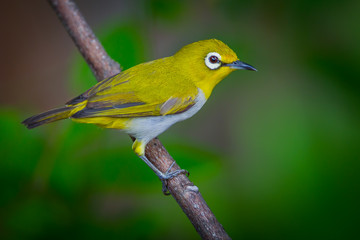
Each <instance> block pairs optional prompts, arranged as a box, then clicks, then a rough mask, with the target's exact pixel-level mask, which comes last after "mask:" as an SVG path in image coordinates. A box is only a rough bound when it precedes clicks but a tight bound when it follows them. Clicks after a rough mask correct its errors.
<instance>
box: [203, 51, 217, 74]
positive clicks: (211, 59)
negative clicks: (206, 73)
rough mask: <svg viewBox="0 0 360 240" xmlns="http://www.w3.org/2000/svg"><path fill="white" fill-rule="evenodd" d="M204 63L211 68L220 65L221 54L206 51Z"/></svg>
mask: <svg viewBox="0 0 360 240" xmlns="http://www.w3.org/2000/svg"><path fill="white" fill-rule="evenodd" d="M205 65H206V66H207V67H208V68H210V69H211V70H214V69H217V68H219V67H220V66H221V56H220V54H218V53H217V52H211V53H208V54H207V55H206V57H205Z"/></svg>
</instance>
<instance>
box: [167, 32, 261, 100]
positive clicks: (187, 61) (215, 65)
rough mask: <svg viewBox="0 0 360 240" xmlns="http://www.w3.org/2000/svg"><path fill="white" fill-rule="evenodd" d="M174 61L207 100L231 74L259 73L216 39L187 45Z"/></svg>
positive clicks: (175, 56)
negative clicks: (240, 72)
mask: <svg viewBox="0 0 360 240" xmlns="http://www.w3.org/2000/svg"><path fill="white" fill-rule="evenodd" d="M174 60H175V64H176V65H177V67H179V68H180V69H179V70H180V71H181V72H182V73H184V75H186V76H189V77H190V78H191V80H192V81H194V83H195V84H196V86H197V87H199V88H200V89H202V90H203V92H204V93H205V96H206V98H208V97H209V96H210V94H211V92H212V90H213V88H214V87H215V86H216V84H218V83H219V82H220V81H221V80H222V79H224V78H225V77H226V76H227V75H229V74H230V73H231V72H233V71H235V70H237V69H246V70H252V71H257V70H256V69H255V68H254V67H252V66H251V65H249V64H247V63H244V62H242V61H240V60H239V59H238V57H237V55H236V53H235V52H234V51H233V50H231V48H229V47H228V46H227V45H226V44H225V43H223V42H222V41H219V40H216V39H210V40H203V41H198V42H195V43H191V44H189V45H186V46H184V47H183V48H181V49H180V50H179V51H178V52H177V53H176V54H175V55H174Z"/></svg>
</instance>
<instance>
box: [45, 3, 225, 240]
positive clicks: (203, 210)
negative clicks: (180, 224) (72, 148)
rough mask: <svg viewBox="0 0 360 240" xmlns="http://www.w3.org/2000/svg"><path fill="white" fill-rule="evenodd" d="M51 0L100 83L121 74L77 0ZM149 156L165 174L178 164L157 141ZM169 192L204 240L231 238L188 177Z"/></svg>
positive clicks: (173, 183)
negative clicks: (88, 22)
mask: <svg viewBox="0 0 360 240" xmlns="http://www.w3.org/2000/svg"><path fill="white" fill-rule="evenodd" d="M48 1H49V3H50V5H51V6H52V7H53V8H54V10H55V12H56V14H57V15H58V17H59V18H60V21H61V22H62V23H63V25H64V26H65V28H66V30H67V31H68V33H69V35H70V36H71V38H72V39H73V40H74V42H75V44H76V46H77V47H78V48H79V50H80V52H81V54H82V55H83V57H84V58H85V60H86V61H87V63H88V64H89V66H90V67H91V69H92V71H93V73H94V74H95V76H96V78H97V80H98V81H100V80H102V79H104V78H107V77H110V76H112V75H114V74H116V73H118V72H120V67H119V64H117V63H116V62H115V61H113V60H112V59H111V58H110V57H109V56H108V54H107V53H106V52H105V50H104V48H103V47H102V45H101V44H100V42H99V41H98V39H97V38H96V37H95V35H94V33H93V32H92V30H91V28H90V27H89V25H88V24H87V23H86V21H85V19H84V17H83V16H82V15H81V13H80V11H79V10H78V8H77V6H76V5H75V3H74V2H73V1H71V0H48ZM146 156H147V158H148V159H149V160H150V161H151V162H152V163H153V164H154V165H155V166H156V167H157V168H158V169H159V170H160V171H162V172H165V171H166V170H167V169H168V168H169V167H170V165H171V164H172V162H173V161H174V160H173V158H172V157H171V156H170V155H169V153H168V152H167V151H166V149H165V148H164V146H163V145H162V144H161V142H160V141H159V140H158V139H157V138H156V139H153V140H152V141H150V142H149V143H148V144H147V146H146ZM176 169H180V167H179V166H178V165H177V164H175V165H174V166H173V168H172V170H176ZM159 187H160V186H159ZM168 189H169V192H170V193H171V194H172V196H173V197H174V198H175V200H176V201H177V203H178V204H179V206H180V207H181V208H182V210H183V211H184V213H185V214H186V215H187V217H188V218H189V220H190V221H191V223H192V224H193V225H194V227H195V229H196V231H197V232H198V233H199V234H200V236H201V237H202V238H203V239H230V237H229V236H228V235H227V233H226V232H225V230H224V228H223V227H222V226H221V224H220V223H219V222H218V221H217V219H216V218H215V216H214V214H213V213H212V212H211V210H210V209H209V207H208V206H207V204H206V202H205V200H204V199H203V197H202V196H201V194H200V192H199V189H198V188H197V187H196V186H194V184H193V183H192V182H190V180H189V179H188V178H187V177H186V176H185V175H184V174H180V175H178V176H176V177H174V178H173V179H171V180H169V181H168Z"/></svg>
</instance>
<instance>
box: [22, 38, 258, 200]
mask: <svg viewBox="0 0 360 240" xmlns="http://www.w3.org/2000/svg"><path fill="white" fill-rule="evenodd" d="M238 69H245V70H251V71H257V69H256V68H254V67H253V66H251V65H249V64H247V63H245V62H243V61H240V60H239V58H238V57H237V55H236V53H235V52H234V51H233V50H232V49H231V48H230V47H229V46H228V45H226V44H225V43H223V42H222V41H220V40H217V39H208V40H201V41H197V42H194V43H190V44H188V45H186V46H184V47H182V48H181V49H180V50H179V51H177V52H176V53H175V54H174V55H173V56H170V57H165V58H161V59H157V60H153V61H150V62H145V63H141V64H138V65H136V66H134V67H131V68H129V69H127V70H125V71H122V72H120V73H118V74H116V75H114V76H112V77H109V78H106V79H104V80H102V81H100V82H99V83H97V84H96V85H94V86H93V87H91V88H90V89H88V90H87V91H86V92H84V93H83V94H81V95H79V96H77V97H75V98H73V99H72V100H70V101H68V102H67V103H66V105H65V106H64V107H60V108H56V109H53V110H50V111H47V112H44V113H41V114H38V115H35V116H32V117H30V118H27V119H26V120H24V121H23V122H22V123H23V124H24V125H25V126H26V127H27V128H29V129H32V128H35V127H38V126H40V125H43V124H48V123H51V122H55V121H58V120H62V119H68V118H70V119H71V120H73V121H75V122H80V123H91V124H95V125H98V126H100V127H103V128H113V129H120V130H122V131H124V132H125V133H127V134H129V135H130V136H132V137H133V138H134V139H135V141H134V143H133V145H132V149H133V151H134V152H135V153H136V155H138V156H139V157H140V158H141V159H142V160H143V161H144V162H145V163H146V164H147V165H148V166H149V167H150V168H151V169H152V170H153V171H154V172H155V174H156V175H157V176H158V177H159V179H160V180H161V181H162V183H163V191H164V193H165V191H166V188H165V187H164V185H165V182H166V181H167V180H168V179H171V178H173V177H175V176H177V175H179V174H181V173H187V171H186V170H183V169H181V170H175V171H172V172H170V169H171V168H172V166H173V165H174V163H175V161H174V162H173V163H172V165H171V166H170V167H169V169H168V170H167V171H166V172H165V173H163V172H161V171H160V170H159V169H157V168H156V167H155V166H154V165H153V164H152V163H151V162H150V161H149V160H148V159H147V157H146V156H145V147H146V144H147V143H148V142H149V141H150V140H152V139H153V138H155V137H157V136H158V135H160V134H161V133H163V132H164V131H165V130H167V129H168V128H169V127H170V126H172V125H173V124H175V123H177V122H180V121H183V120H185V119H188V118H190V117H192V116H193V115H194V114H195V113H197V112H198V111H199V110H200V109H201V108H202V107H203V105H204V104H205V102H206V101H207V99H208V98H209V97H210V95H211V93H212V91H213V89H214V87H215V86H216V85H217V84H218V83H219V82H220V81H222V80H223V79H224V78H225V77H226V76H228V75H229V74H230V73H231V72H233V71H235V70H238Z"/></svg>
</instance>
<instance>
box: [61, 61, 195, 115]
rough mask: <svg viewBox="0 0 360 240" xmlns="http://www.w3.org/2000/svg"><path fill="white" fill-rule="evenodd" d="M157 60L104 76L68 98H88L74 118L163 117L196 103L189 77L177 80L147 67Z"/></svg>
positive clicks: (78, 101)
mask: <svg viewBox="0 0 360 240" xmlns="http://www.w3.org/2000/svg"><path fill="white" fill-rule="evenodd" d="M154 63H156V61H154V62H151V63H147V64H141V65H138V66H136V67H134V68H131V69H129V70H127V71H125V72H122V73H119V74H117V75H115V76H113V77H110V78H108V79H105V80H104V81H101V82H100V83H98V84H97V85H95V86H94V87H92V88H91V89H89V90H88V91H86V92H85V93H83V94H81V95H80V96H78V97H77V98H74V99H73V100H71V101H69V102H68V105H74V104H78V103H80V102H83V101H86V107H85V108H83V109H82V110H80V111H78V112H77V113H75V114H74V115H73V116H72V117H73V118H87V117H120V118H131V117H146V116H161V115H169V114H177V113H181V112H184V111H186V110H188V109H189V108H191V107H192V106H193V105H194V104H195V99H196V96H197V93H198V89H197V87H196V86H195V85H194V84H193V83H192V82H191V81H189V80H187V79H182V80H181V81H175V80H176V79H175V80H174V77H173V76H172V75H171V74H170V75H169V73H167V72H159V73H156V71H149V69H147V68H149V67H151V65H152V64H154ZM152 69H156V66H153V68H152ZM149 72H151V74H148V73H149ZM174 84H175V85H176V86H174Z"/></svg>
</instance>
